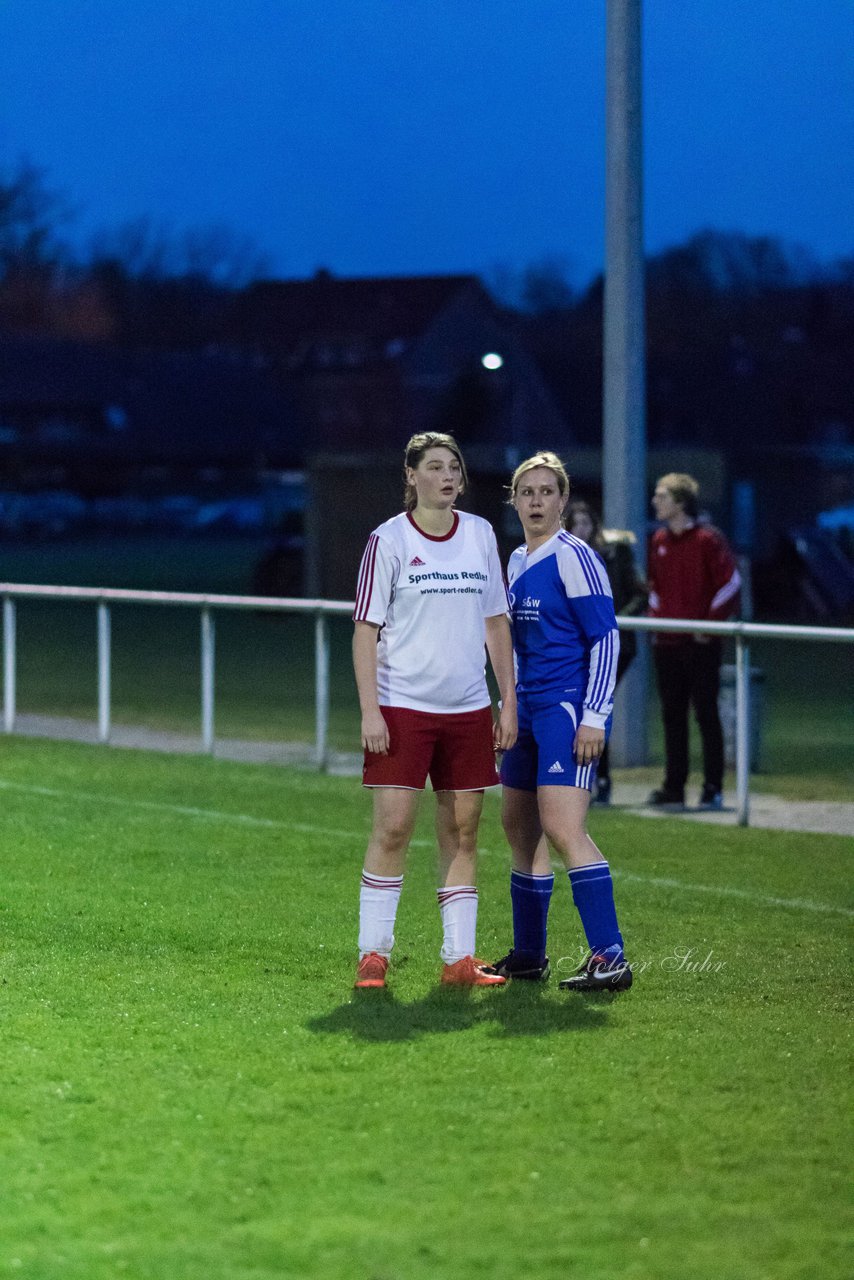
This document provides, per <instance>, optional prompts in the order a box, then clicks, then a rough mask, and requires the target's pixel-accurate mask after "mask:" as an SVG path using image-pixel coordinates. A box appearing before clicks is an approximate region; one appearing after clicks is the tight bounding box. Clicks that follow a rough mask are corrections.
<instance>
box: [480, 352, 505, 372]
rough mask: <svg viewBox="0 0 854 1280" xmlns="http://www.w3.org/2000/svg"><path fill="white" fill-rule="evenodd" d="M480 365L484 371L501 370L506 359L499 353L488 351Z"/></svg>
mask: <svg viewBox="0 0 854 1280" xmlns="http://www.w3.org/2000/svg"><path fill="white" fill-rule="evenodd" d="M480 363H481V364H482V365H483V367H484V369H500V368H501V367H502V365H503V364H504V358H503V357H502V356H500V355H499V354H498V352H497V351H487V353H486V355H485V356H481V357H480Z"/></svg>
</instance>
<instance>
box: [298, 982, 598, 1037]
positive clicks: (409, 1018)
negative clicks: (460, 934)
mask: <svg viewBox="0 0 854 1280" xmlns="http://www.w3.org/2000/svg"><path fill="white" fill-rule="evenodd" d="M619 998H620V997H619V996H618V995H615V994H609V993H605V992H602V993H594V994H593V996H592V997H590V996H579V995H577V994H570V995H568V996H567V997H566V999H565V1001H564V999H563V997H561V999H560V1000H559V1001H556V1000H553V999H552V998H551V997H549V996H548V994H547V992H546V991H545V989H544V988H542V987H522V986H521V985H513V984H510V985H509V986H508V987H506V988H502V989H501V990H493V991H483V990H471V989H467V988H460V987H457V988H448V987H437V988H435V989H434V990H433V991H430V992H429V993H428V994H427V995H426V996H423V997H422V998H421V999H420V1000H414V1001H413V1002H412V1003H411V1004H404V1003H402V1002H401V1001H400V1000H398V999H397V997H396V996H395V995H394V993H393V992H392V991H389V990H388V989H387V988H386V989H384V990H381V991H354V992H353V994H352V996H351V997H350V999H349V1000H347V1001H346V1002H345V1003H344V1004H342V1005H339V1006H338V1008H337V1009H333V1010H332V1011H331V1012H330V1013H326V1014H324V1015H323V1016H322V1017H319V1018H312V1019H311V1020H310V1021H309V1022H308V1023H306V1026H307V1028H308V1030H309V1031H314V1032H321V1033H324V1034H330V1033H333V1034H334V1033H339V1034H341V1033H343V1034H345V1035H349V1036H354V1037H356V1038H357V1039H360V1040H373V1041H390V1042H394V1041H403V1040H414V1039H417V1038H418V1037H420V1036H427V1035H437V1034H445V1033H447V1032H452V1031H466V1030H469V1029H470V1028H471V1027H478V1026H482V1025H484V1024H486V1023H489V1024H494V1026H493V1031H492V1034H494V1035H496V1036H510V1037H512V1036H541V1035H552V1034H553V1033H554V1032H556V1031H567V1032H569V1031H572V1032H577V1031H596V1030H599V1029H601V1028H604V1027H605V1026H607V1023H608V1006H609V1005H610V1004H611V1003H612V1001H613V1000H615V999H619Z"/></svg>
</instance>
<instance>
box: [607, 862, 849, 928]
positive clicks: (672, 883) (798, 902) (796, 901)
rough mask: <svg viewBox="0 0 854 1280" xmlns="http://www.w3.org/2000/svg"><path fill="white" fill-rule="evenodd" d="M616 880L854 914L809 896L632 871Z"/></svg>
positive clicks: (797, 908)
mask: <svg viewBox="0 0 854 1280" xmlns="http://www.w3.org/2000/svg"><path fill="white" fill-rule="evenodd" d="M611 874H612V875H613V876H614V879H615V880H635V881H637V882H638V884H651V885H654V886H655V887H656V888H658V889H682V890H687V891H688V892H689V893H715V894H718V895H720V896H721V897H724V898H743V899H744V900H745V901H747V902H758V903H761V904H762V905H763V906H768V907H789V908H790V909H791V910H793V911H817V912H819V913H821V914H822V915H840V916H854V911H851V910H849V908H848V907H834V906H830V905H828V903H826V902H810V901H809V899H808V898H773V897H771V895H770V894H766V893H751V892H750V891H749V890H748V889H736V888H734V887H733V886H731V885H718V884H686V883H685V881H684V880H668V879H665V878H664V877H662V876H639V875H636V874H635V873H634V872H632V871H614V870H613V869H612V872H611Z"/></svg>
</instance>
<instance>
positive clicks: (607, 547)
mask: <svg viewBox="0 0 854 1280" xmlns="http://www.w3.org/2000/svg"><path fill="white" fill-rule="evenodd" d="M564 524H565V525H566V527H567V529H568V530H569V532H570V533H573V534H575V536H576V538H580V539H581V540H582V542H586V543H587V545H588V546H589V547H592V548H593V550H594V551H596V552H597V553H598V554H599V555H600V556H601V557H602V559H603V561H604V562H605V569H606V570H607V573H608V581H609V582H610V584H611V591H612V592H613V594H614V612H615V613H616V614H617V616H618V617H619V616H620V615H621V614H622V616H623V617H637V616H638V614H641V613H643V612H644V610H645V609H646V605H647V600H648V598H649V592H648V591H647V589H646V583H644V582H643V581H642V580H641V578H640V576H639V574H638V571H637V569H636V567H635V558H634V555H633V552H632V547H633V544H634V542H635V536H634V534H633V533H630V532H629V531H628V530H622V529H603V528H602V521H601V520H600V518H599V515H598V513H597V512H596V511H594V509H593V507H591V506H590V504H589V502H584V501H583V499H581V498H573V500H572V501H571V502H570V504H569V506H568V507H567V509H566V515H565V516H564ZM637 651H638V642H637V636H636V635H635V633H634V631H621V632H620V656H619V658H618V659H617V684H619V683H620V681H621V680H622V678H623V676H624V675H625V673H626V670H627V668H628V667H629V666H630V664H631V663H632V661H633V660H634V657H635V655H636V653H637ZM610 803H611V753H610V744H609V743H608V742H606V743H605V746H604V748H603V751H602V754H601V756H600V757H599V770H598V772H597V774H596V794H595V796H594V797H593V804H610Z"/></svg>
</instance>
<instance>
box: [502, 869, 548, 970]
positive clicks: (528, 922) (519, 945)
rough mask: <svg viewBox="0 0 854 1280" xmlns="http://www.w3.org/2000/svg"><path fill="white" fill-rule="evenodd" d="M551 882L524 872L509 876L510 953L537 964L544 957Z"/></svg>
mask: <svg viewBox="0 0 854 1280" xmlns="http://www.w3.org/2000/svg"><path fill="white" fill-rule="evenodd" d="M554 883H555V878H554V876H553V875H547V876H529V875H526V874H525V872H524V871H512V872H511V873H510V901H511V903H512V906H513V950H514V951H523V952H525V954H526V955H530V956H531V957H532V958H533V959H534V960H535V961H536V963H537V964H542V963H543V961H544V960H545V956H546V923H547V921H548V918H549V903H550V901H551V897H552V889H553V888H554Z"/></svg>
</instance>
